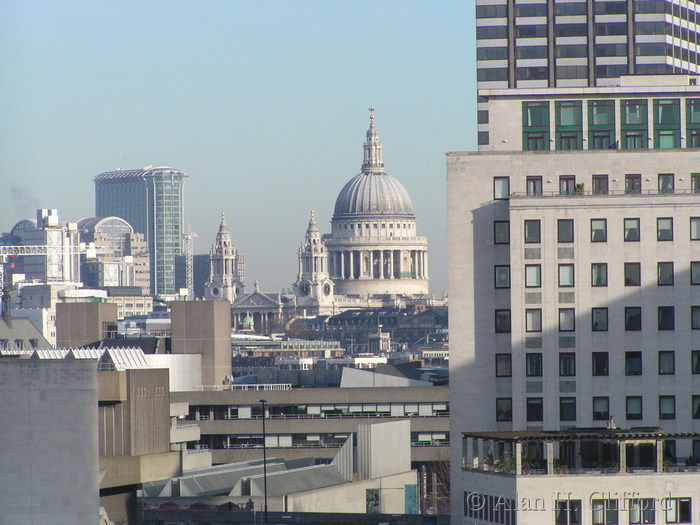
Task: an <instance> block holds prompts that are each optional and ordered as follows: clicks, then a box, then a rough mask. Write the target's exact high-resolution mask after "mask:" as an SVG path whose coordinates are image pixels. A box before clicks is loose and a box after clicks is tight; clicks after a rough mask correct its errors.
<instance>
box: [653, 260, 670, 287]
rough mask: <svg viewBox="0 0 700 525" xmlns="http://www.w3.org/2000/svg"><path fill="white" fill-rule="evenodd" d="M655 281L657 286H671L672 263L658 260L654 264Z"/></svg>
mask: <svg viewBox="0 0 700 525" xmlns="http://www.w3.org/2000/svg"><path fill="white" fill-rule="evenodd" d="M656 277H657V281H656V283H657V284H658V285H659V286H673V263H672V262H660V263H657V264H656Z"/></svg>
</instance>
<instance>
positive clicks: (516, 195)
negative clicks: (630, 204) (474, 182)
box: [509, 186, 700, 199]
mask: <svg viewBox="0 0 700 525" xmlns="http://www.w3.org/2000/svg"><path fill="white" fill-rule="evenodd" d="M679 195H682V196H696V197H700V191H694V190H691V189H675V190H658V189H654V190H641V189H640V190H635V191H628V190H624V189H622V190H608V191H605V192H599V191H592V190H584V189H583V188H579V187H578V186H577V187H576V189H574V190H571V191H559V190H556V191H535V192H524V191H519V192H513V193H511V194H510V195H509V198H510V199H541V198H551V197H559V198H567V199H570V198H579V197H600V198H605V197H648V196H654V197H658V196H663V197H673V196H679Z"/></svg>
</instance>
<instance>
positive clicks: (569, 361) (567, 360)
mask: <svg viewBox="0 0 700 525" xmlns="http://www.w3.org/2000/svg"><path fill="white" fill-rule="evenodd" d="M559 375H560V376H561V377H573V376H575V375H576V354H575V353H573V352H562V353H560V354H559Z"/></svg>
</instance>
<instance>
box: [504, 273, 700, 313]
mask: <svg viewBox="0 0 700 525" xmlns="http://www.w3.org/2000/svg"><path fill="white" fill-rule="evenodd" d="M674 267H675V265H674V263H673V262H672V261H664V262H658V263H656V284H657V285H658V286H673V285H674V284H675V270H674ZM541 268H542V266H541V265H540V264H526V265H525V287H526V288H539V287H541V286H542V269H541ZM493 270H494V271H493V273H494V287H495V288H499V289H507V288H510V265H507V264H497V265H495V266H494V269H493ZM557 274H558V280H557V284H558V286H559V287H560V288H571V287H573V286H575V285H576V282H575V265H574V264H573V263H561V264H559V265H558V267H557ZM623 282H624V285H625V286H641V285H642V266H641V263H638V262H628V263H624V281H623ZM690 284H691V285H700V261H691V262H690ZM591 286H593V287H605V286H608V263H591ZM594 310H595V309H594Z"/></svg>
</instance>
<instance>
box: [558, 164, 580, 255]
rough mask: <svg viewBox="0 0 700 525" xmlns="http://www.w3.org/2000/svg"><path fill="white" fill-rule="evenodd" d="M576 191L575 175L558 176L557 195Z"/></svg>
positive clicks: (570, 193)
mask: <svg viewBox="0 0 700 525" xmlns="http://www.w3.org/2000/svg"><path fill="white" fill-rule="evenodd" d="M575 191H576V177H574V176H573V175H560V176H559V195H573V194H574V193H575ZM569 242H571V241H569Z"/></svg>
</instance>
